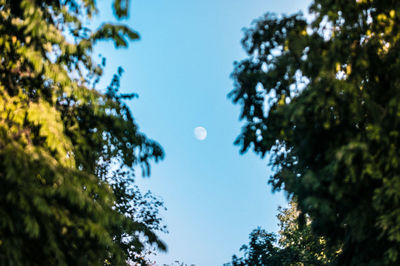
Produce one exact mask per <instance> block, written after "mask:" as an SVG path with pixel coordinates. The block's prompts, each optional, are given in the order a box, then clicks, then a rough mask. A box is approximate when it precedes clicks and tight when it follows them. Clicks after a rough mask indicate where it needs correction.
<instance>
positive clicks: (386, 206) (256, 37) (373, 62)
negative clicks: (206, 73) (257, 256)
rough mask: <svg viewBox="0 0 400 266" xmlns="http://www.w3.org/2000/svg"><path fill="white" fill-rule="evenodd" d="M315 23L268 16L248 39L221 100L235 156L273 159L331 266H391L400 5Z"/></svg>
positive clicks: (379, 4)
mask: <svg viewBox="0 0 400 266" xmlns="http://www.w3.org/2000/svg"><path fill="white" fill-rule="evenodd" d="M310 11H311V13H312V20H311V21H307V20H306V19H305V18H303V17H302V15H300V14H296V15H292V16H282V17H277V16H274V15H271V14H267V15H266V16H265V17H263V18H260V19H258V20H257V21H256V22H255V24H254V26H253V27H252V28H250V29H248V30H247V31H246V35H245V38H244V39H243V45H244V48H245V50H246V51H247V52H248V54H249V58H247V59H245V60H243V61H241V62H240V63H237V64H236V65H235V71H234V73H233V77H234V80H235V89H234V90H233V91H232V92H231V94H230V97H231V98H232V100H233V102H234V103H239V104H240V105H241V106H242V112H241V118H242V119H244V120H245V121H246V123H245V125H244V127H243V131H242V133H241V135H240V136H239V137H238V139H237V141H236V144H238V145H240V146H241V147H242V149H241V150H242V152H245V151H247V150H248V149H249V148H252V149H254V150H255V152H256V153H258V154H260V155H261V156H262V157H263V156H264V155H265V154H266V153H267V152H270V154H271V163H272V165H273V166H274V169H275V170H276V171H275V174H274V175H273V176H272V177H271V179H270V183H271V184H272V185H273V187H274V189H276V190H279V189H284V190H286V191H287V192H288V195H289V197H291V196H295V197H296V198H297V200H298V203H299V209H300V210H301V212H302V213H304V214H308V215H309V216H310V218H311V220H312V228H313V231H314V232H316V233H317V234H318V235H321V236H324V237H326V239H327V241H328V245H329V246H330V247H332V248H333V249H335V248H337V247H339V246H342V245H343V249H342V251H343V252H341V254H340V256H339V258H338V264H340V265H363V264H369V265H377V264H378V265H397V264H400V254H399V250H400V234H399V232H400V177H399V172H400V168H399V167H400V164H399V158H400V156H399V155H400V154H399V151H400V149H399V143H400V135H399V133H400V127H399V125H400V116H399V114H400V105H399V104H398V103H399V101H400V75H399V73H400V72H399V70H400V61H399V58H400V56H399V55H400V42H399V40H400V15H399V14H400V2H398V1H389V0H384V1H381V0H379V1H377V0H356V1H344V0H343V1H341V0H315V1H314V2H313V4H312V5H311V7H310Z"/></svg>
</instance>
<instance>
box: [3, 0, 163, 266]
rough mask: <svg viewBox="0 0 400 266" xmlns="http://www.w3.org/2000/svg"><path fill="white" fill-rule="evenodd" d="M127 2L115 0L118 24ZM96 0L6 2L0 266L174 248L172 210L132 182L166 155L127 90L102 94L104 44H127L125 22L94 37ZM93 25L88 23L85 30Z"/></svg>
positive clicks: (98, 261)
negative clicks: (167, 223)
mask: <svg viewBox="0 0 400 266" xmlns="http://www.w3.org/2000/svg"><path fill="white" fill-rule="evenodd" d="M128 6H129V3H128V1H115V4H114V8H115V12H116V14H117V16H118V17H119V18H123V17H126V16H127V15H128ZM96 13H97V10H96V5H95V1H94V0H72V1H56V0H45V1H38V0H20V1H17V0H0V36H1V37H0V60H1V64H0V264H1V265H102V264H110V265H126V263H127V262H128V261H131V262H136V263H141V264H145V263H146V258H145V257H143V254H144V252H145V250H146V248H147V247H148V246H150V245H153V247H155V248H159V249H162V250H164V249H165V245H164V244H163V243H162V242H161V241H160V240H159V238H158V237H157V235H156V234H155V231H157V230H164V227H163V226H162V225H161V223H160V218H159V217H158V209H159V208H160V207H162V203H161V202H160V201H159V200H158V199H157V198H155V197H154V196H152V195H151V194H149V193H146V194H144V195H143V194H141V192H140V191H139V190H138V188H137V187H136V186H135V185H134V184H133V178H134V166H136V165H140V166H141V167H142V169H143V172H144V174H149V169H150V168H149V162H150V160H152V159H154V160H155V161H158V160H159V159H162V158H163V151H162V149H161V147H160V146H159V145H158V144H157V143H156V142H154V141H152V140H150V139H148V138H147V137H146V136H145V135H143V134H142V133H140V132H139V130H138V126H137V125H136V123H135V122H134V120H133V117H132V115H131V113H130V111H129V109H128V107H127V106H126V104H125V103H124V100H126V99H131V98H133V97H134V96H135V94H131V95H125V94H121V93H119V92H118V89H119V79H120V76H121V74H122V69H119V70H118V73H117V74H116V75H115V76H114V78H113V80H112V82H111V84H110V86H109V87H108V88H107V90H106V91H105V93H101V92H99V91H97V90H95V89H94V86H95V84H96V83H98V81H99V79H100V77H101V75H102V70H103V68H104V65H105V59H104V58H103V60H102V62H101V63H100V64H97V63H96V62H95V61H94V60H93V59H92V50H93V46H94V44H95V43H96V42H97V41H101V40H111V41H114V43H115V45H116V46H117V47H120V46H122V47H126V46H127V45H128V40H134V39H137V38H138V35H137V34H136V33H135V32H133V31H132V30H131V29H129V28H128V27H127V26H125V25H122V24H118V23H117V24H103V25H102V26H101V27H100V28H99V29H98V30H95V31H91V30H90V29H89V28H88V25H87V23H88V21H90V19H91V18H92V16H93V15H94V14H96ZM83 21H85V23H86V24H85V23H84V22H83Z"/></svg>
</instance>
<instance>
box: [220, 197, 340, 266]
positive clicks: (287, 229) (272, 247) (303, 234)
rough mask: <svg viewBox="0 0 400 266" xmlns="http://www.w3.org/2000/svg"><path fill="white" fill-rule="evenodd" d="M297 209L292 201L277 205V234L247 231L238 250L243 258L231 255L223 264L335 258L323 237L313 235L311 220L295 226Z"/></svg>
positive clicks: (306, 262)
mask: <svg viewBox="0 0 400 266" xmlns="http://www.w3.org/2000/svg"><path fill="white" fill-rule="evenodd" d="M299 214H300V212H299V211H298V209H297V204H296V202H295V201H291V202H290V206H289V207H288V208H279V214H278V215H277V217H278V220H279V231H278V235H276V234H274V233H268V232H267V231H265V230H264V229H261V228H257V229H254V230H253V232H251V233H250V237H249V239H250V242H249V244H248V245H243V246H242V247H241V248H240V250H241V251H242V252H244V256H243V257H238V256H236V255H234V256H233V257H232V262H231V263H228V264H225V265H226V266H229V265H232V266H247V265H260V266H261V265H282V266H286V265H287V266H289V265H328V264H330V263H331V262H332V261H333V260H334V258H335V254H336V252H335V251H331V250H329V247H328V246H327V245H326V241H325V239H323V238H322V237H318V236H316V235H315V234H313V232H312V230H311V221H310V220H309V219H307V222H306V224H304V225H301V226H299V223H298V218H299Z"/></svg>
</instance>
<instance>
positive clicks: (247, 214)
mask: <svg viewBox="0 0 400 266" xmlns="http://www.w3.org/2000/svg"><path fill="white" fill-rule="evenodd" d="M104 2H107V3H104ZM309 3H310V1H308V0H301V1H293V0H292V1H289V0H280V1H275V0H230V1H228V0H201V1H195V0H131V16H130V18H129V20H127V21H126V23H128V24H129V25H130V26H131V27H132V28H133V29H135V30H136V31H138V32H139V33H140V36H141V40H140V41H138V42H133V43H131V45H130V47H129V49H125V50H117V51H115V50H114V47H113V45H109V44H102V45H100V46H99V47H98V49H97V50H98V51H99V52H101V53H102V54H103V55H105V56H106V57H107V58H108V59H107V69H108V70H107V72H106V77H110V75H112V73H113V72H115V70H116V69H117V67H118V66H122V67H123V68H124V69H125V74H124V76H123V78H122V90H123V91H125V92H136V93H138V94H139V99H135V100H134V101H132V102H130V104H129V106H130V107H131V110H132V112H133V115H134V117H135V119H136V121H137V123H138V124H139V126H140V128H141V130H142V131H143V132H145V133H146V134H147V135H148V136H149V137H151V138H153V139H155V140H157V141H158V142H159V143H160V144H161V145H162V146H163V148H164V150H165V152H166V158H165V160H164V161H162V162H160V163H158V164H153V165H152V174H151V177H150V178H149V179H140V180H138V181H137V182H138V183H139V184H140V186H142V187H143V188H144V189H146V190H147V189H150V190H151V191H152V192H153V193H154V194H156V195H158V196H160V197H161V198H162V199H163V200H164V202H165V205H166V207H167V208H168V210H167V211H166V212H163V219H164V222H165V223H166V224H167V226H168V230H169V232H170V233H169V234H167V235H164V234H163V235H161V237H162V239H163V240H164V241H165V242H166V243H167V245H168V253H166V254H160V255H158V256H157V257H156V261H157V263H158V264H159V265H162V264H164V263H166V264H170V263H172V262H173V261H175V260H180V261H183V262H185V263H187V264H189V265H190V264H196V265H198V266H203V265H204V266H213V265H222V264H223V263H225V262H229V261H230V259H231V256H232V255H233V254H235V253H236V254H237V253H238V252H239V248H240V246H241V245H242V244H245V243H247V242H248V235H249V233H250V232H251V231H252V230H253V229H254V228H256V227H257V226H261V227H263V228H265V229H266V230H268V231H276V230H277V219H276V214H277V207H278V205H285V204H286V200H285V197H284V196H283V194H279V193H276V194H272V193H271V187H270V186H268V185H267V180H268V177H269V175H270V174H271V171H270V169H269V168H268V166H267V163H268V161H267V160H266V159H265V160H261V159H260V158H258V157H256V156H255V155H254V154H253V153H252V152H248V153H247V154H245V155H240V154H239V147H237V146H234V145H233V141H234V140H235V138H236V136H237V135H238V134H239V132H240V126H241V123H240V122H239V121H238V115H239V106H234V105H233V104H232V103H231V101H230V100H228V99H227V97H226V95H227V94H228V93H229V91H230V90H231V89H232V88H233V87H232V80H231V78H230V73H231V72H232V70H233V62H234V61H235V60H240V59H242V58H244V57H245V54H244V52H243V50H242V47H241V45H240V40H241V38H242V36H243V32H242V28H243V27H248V26H249V25H250V23H251V22H252V21H253V20H254V19H255V18H257V17H259V16H261V15H263V14H264V13H266V12H267V11H268V12H276V13H286V14H290V13H293V12H297V11H299V10H300V9H302V10H306V8H307V7H308V5H309ZM105 9H106V11H105ZM110 9H111V5H110V4H109V1H102V3H100V10H101V12H102V13H101V14H103V15H102V16H101V19H104V18H107V17H109V12H110ZM107 12H108V13H107ZM196 126H203V127H205V128H206V129H207V131H208V136H207V138H206V139H205V140H204V141H199V140H196V139H195V138H194V135H193V130H194V128H195V127H196Z"/></svg>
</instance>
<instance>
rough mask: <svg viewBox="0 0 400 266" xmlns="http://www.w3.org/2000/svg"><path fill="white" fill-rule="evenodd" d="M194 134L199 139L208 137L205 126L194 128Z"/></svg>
mask: <svg viewBox="0 0 400 266" xmlns="http://www.w3.org/2000/svg"><path fill="white" fill-rule="evenodd" d="M194 136H195V138H196V139H198V140H205V139H206V138H207V130H206V129H205V128H204V127H196V128H195V129H194Z"/></svg>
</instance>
